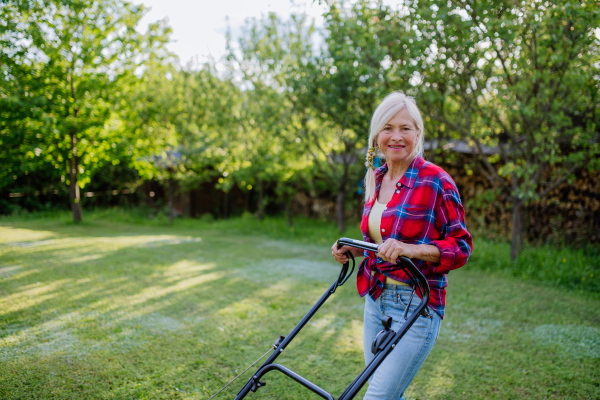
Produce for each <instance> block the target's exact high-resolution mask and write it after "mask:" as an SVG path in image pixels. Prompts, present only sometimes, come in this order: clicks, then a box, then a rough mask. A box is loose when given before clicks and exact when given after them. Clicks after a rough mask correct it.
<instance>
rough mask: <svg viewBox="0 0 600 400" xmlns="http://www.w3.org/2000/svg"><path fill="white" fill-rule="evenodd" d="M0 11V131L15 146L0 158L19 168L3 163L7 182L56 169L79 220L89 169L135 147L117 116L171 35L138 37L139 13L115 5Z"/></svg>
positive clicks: (15, 6)
mask: <svg viewBox="0 0 600 400" xmlns="http://www.w3.org/2000/svg"><path fill="white" fill-rule="evenodd" d="M0 12H1V18H2V20H11V21H14V23H13V24H9V25H8V26H6V27H5V29H4V31H3V38H6V39H7V42H8V43H9V45H10V47H8V48H7V49H6V50H4V51H2V57H3V58H5V59H8V60H9V61H8V62H7V63H3V64H2V70H3V72H4V74H3V85H2V87H3V90H4V91H5V96H2V97H1V98H0V101H2V103H3V104H4V103H8V105H9V107H10V108H9V113H8V114H9V118H8V119H7V120H5V122H4V123H3V124H2V126H1V128H2V129H1V132H2V137H3V138H4V137H7V141H8V142H9V144H12V146H10V149H9V151H8V152H7V153H5V154H3V156H5V157H6V158H9V159H11V160H18V161H19V163H18V164H17V165H15V164H13V163H12V162H9V163H8V166H9V169H8V173H4V174H3V175H4V177H5V178H4V181H6V176H7V175H8V176H9V177H10V174H11V169H20V170H23V169H25V171H29V170H36V169H42V168H55V169H57V170H58V171H60V173H61V175H60V180H61V181H62V182H66V183H67V184H69V185H70V187H71V201H72V203H73V207H74V208H73V210H74V218H75V219H76V220H77V219H80V217H81V216H80V215H79V217H78V216H77V215H76V208H77V207H78V203H79V187H84V186H85V185H86V184H87V183H89V180H90V177H91V174H92V173H93V171H94V169H96V168H98V167H99V166H101V165H102V164H104V163H106V162H113V163H117V162H119V157H118V156H116V154H118V152H119V151H127V150H126V149H125V147H126V143H127V142H128V139H129V140H134V141H135V140H136V138H132V137H131V136H129V135H127V134H128V133H131V132H130V131H124V130H122V129H120V126H119V121H118V120H117V119H116V118H115V117H116V113H115V110H117V109H118V108H119V106H123V105H125V99H124V98H123V94H122V92H123V91H126V90H127V87H128V86H131V85H133V84H135V81H136V77H135V75H134V73H135V72H136V70H137V69H138V68H140V67H141V66H142V65H143V63H144V62H145V61H146V60H147V59H148V57H149V55H150V54H151V53H153V52H155V49H154V48H155V47H156V48H158V49H160V48H161V47H162V45H163V44H164V43H165V42H166V40H167V39H166V35H168V29H166V28H164V27H162V26H161V25H160V24H155V25H152V26H151V27H150V28H149V30H148V33H147V34H146V35H141V34H139V33H137V31H136V30H135V26H136V25H137V23H138V22H139V20H140V18H141V17H142V15H143V6H134V5H132V4H130V3H128V2H126V1H120V0H114V1H113V0H105V1H101V2H96V3H94V4H89V3H88V2H82V1H71V2H67V3H65V2H63V1H54V2H42V3H40V2H34V3H26V4H25V3H23V4H21V3H9V4H7V5H6V6H4V5H3V7H2V8H1V11H0ZM3 108H4V107H3ZM124 133H125V135H123V134H124ZM129 154H130V155H131V151H129ZM57 175H58V173H57ZM79 214H80V213H79Z"/></svg>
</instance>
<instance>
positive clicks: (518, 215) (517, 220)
mask: <svg viewBox="0 0 600 400" xmlns="http://www.w3.org/2000/svg"><path fill="white" fill-rule="evenodd" d="M512 203H513V207H512V224H513V226H512V238H511V242H510V258H511V259H512V260H513V261H514V260H516V258H517V256H518V255H519V253H520V252H521V250H523V244H524V242H525V239H524V237H525V235H524V229H523V211H524V210H523V202H522V201H520V200H518V199H513V201H512Z"/></svg>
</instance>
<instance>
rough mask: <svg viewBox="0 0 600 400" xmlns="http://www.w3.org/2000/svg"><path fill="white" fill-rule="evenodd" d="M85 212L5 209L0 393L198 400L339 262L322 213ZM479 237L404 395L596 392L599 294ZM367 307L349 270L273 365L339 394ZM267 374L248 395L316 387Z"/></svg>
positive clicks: (357, 363)
mask: <svg viewBox="0 0 600 400" xmlns="http://www.w3.org/2000/svg"><path fill="white" fill-rule="evenodd" d="M85 217H86V222H85V223H84V224H81V225H73V224H71V223H69V222H68V216H67V215H66V214H64V215H60V216H58V217H56V216H55V217H49V218H39V217H34V218H31V217H21V218H4V219H0V398H2V399H30V398H43V399H47V398H69V399H80V398H113V399H141V398H146V399H158V398H175V399H179V398H181V399H208V398H209V397H210V396H211V395H212V394H213V393H214V392H216V391H217V390H218V389H220V388H221V387H222V386H223V385H224V384H225V383H226V382H228V381H229V380H230V379H232V378H233V377H234V376H235V375H236V372H241V371H242V370H243V369H244V368H245V367H246V366H247V365H248V364H250V363H251V362H252V361H254V360H255V359H256V358H258V357H259V356H260V355H262V354H263V353H264V352H265V351H267V350H268V348H269V346H270V345H271V344H272V343H273V342H274V341H275V340H276V339H277V338H278V337H279V335H286V334H287V333H288V332H289V331H290V329H291V328H292V327H293V326H294V325H295V324H296V323H297V322H298V321H299V320H300V318H301V317H302V316H303V315H304V314H305V313H306V312H307V311H308V309H309V308H310V306H311V305H312V304H313V303H314V302H315V301H316V300H317V299H318V298H319V297H320V296H321V295H322V293H323V292H324V291H325V290H326V289H327V287H328V286H329V285H330V284H331V282H333V280H334V279H335V277H336V276H337V273H338V271H339V266H338V265H337V264H335V263H334V262H333V261H332V259H331V256H330V250H329V248H330V246H331V244H332V242H333V240H334V239H335V237H336V236H337V234H336V232H335V229H334V227H333V226H331V225H328V224H325V223H319V222H313V221H308V220H299V221H298V222H297V225H296V227H295V228H294V229H293V230H291V229H289V228H287V227H285V224H284V223H283V221H279V220H268V221H266V222H264V223H262V224H260V223H257V222H255V221H253V220H252V219H250V218H248V217H246V218H242V219H236V220H231V221H217V222H213V221H208V220H202V221H193V220H182V221H176V223H175V225H174V226H168V225H166V224H164V223H163V222H162V221H153V222H152V221H150V222H148V221H147V220H146V219H145V218H144V216H138V217H135V216H133V217H132V216H131V215H128V214H122V215H121V214H118V213H116V212H113V213H111V212H98V213H95V214H92V213H88V214H86V215H85ZM346 235H347V236H351V237H359V232H358V229H357V228H353V230H350V231H349V232H347V233H346ZM475 249H476V251H475V253H474V255H473V257H472V259H471V261H470V263H469V264H467V266H466V267H465V268H463V269H461V270H458V271H454V272H452V273H451V274H450V276H449V280H450V286H449V288H448V298H447V301H448V306H447V317H446V319H445V320H444V323H443V325H442V331H441V334H440V337H439V339H438V343H437V345H436V346H435V348H434V350H433V352H432V353H431V355H430V357H429V358H428V360H427V361H426V363H425V365H424V367H423V368H422V369H421V371H420V372H419V374H418V375H417V377H416V379H415V381H414V382H413V384H412V386H411V387H410V388H409V390H408V392H407V398H409V399H471V398H480V399H488V398H497V399H510V398H512V399H522V398H534V399H538V398H539V399H542V398H543V399H546V398H561V399H562V398H573V399H586V398H589V399H598V398H600V310H599V307H600V300H599V298H598V293H595V294H594V295H593V296H588V295H586V294H585V291H584V290H580V291H571V290H570V289H568V288H567V287H565V286H556V285H554V286H553V284H549V283H544V284H537V283H536V282H535V281H531V280H523V279H521V278H519V277H514V276H512V275H511V274H507V273H503V272H502V270H501V268H500V267H498V271H495V270H494V267H493V266H494V265H495V264H494V263H493V262H494V261H495V259H496V258H497V259H499V260H504V259H505V258H506V255H505V254H504V253H505V251H506V246H498V245H496V244H493V243H488V242H484V241H479V242H478V241H476V242H475ZM542 250H543V249H542ZM542 250H538V252H539V251H542ZM494 252H498V254H494ZM500 252H501V253H502V254H500ZM494 256H496V257H494ZM540 257H541V258H540V259H543V258H544V257H543V255H541V256H540ZM553 257H556V255H553ZM530 260H536V257H533V256H531V257H530ZM585 260H588V261H585V262H590V261H589V259H585ZM530 262H531V261H530ZM561 262H562V260H561ZM585 262H584V264H585ZM592 262H596V263H597V260H596V261H593V260H592ZM582 265H583V264H582ZM596 266H597V264H594V265H593V267H594V268H596ZM594 270H595V269H594ZM588 279H597V277H590V278H588ZM578 280H581V278H578ZM362 309H363V300H362V299H360V298H359V297H358V295H357V293H356V288H355V286H354V284H353V279H351V280H350V281H349V282H348V283H347V284H346V286H344V287H342V288H340V289H339V290H338V291H337V292H336V293H335V295H334V296H333V297H332V298H331V299H330V301H329V302H328V303H326V305H325V306H324V307H323V308H322V309H321V310H320V311H319V313H318V314H317V315H316V316H315V317H314V319H313V320H312V321H311V322H310V323H309V324H308V325H307V326H306V328H305V329H304V330H303V331H302V332H301V333H300V335H299V336H298V337H297V338H296V339H295V340H294V341H293V342H292V344H291V345H290V346H289V347H288V348H287V350H286V352H285V353H284V354H283V355H282V356H281V357H280V358H279V359H278V362H281V363H282V364H284V365H286V366H288V367H290V368H291V369H293V370H295V371H297V372H298V373H300V374H301V375H303V376H305V377H307V378H308V379H310V380H312V381H314V382H315V383H317V384H318V385H320V386H321V387H323V388H325V389H327V390H328V391H330V392H332V393H333V394H334V396H337V395H339V394H340V393H341V392H342V391H343V389H344V388H345V386H346V385H347V384H348V383H349V382H350V381H351V380H352V379H353V378H354V376H355V375H356V374H357V373H358V372H359V371H360V370H361V369H362V368H363V356H362ZM248 376H249V373H247V374H246V375H244V376H243V377H242V378H241V379H240V380H238V382H239V383H238V382H236V383H235V384H234V385H233V386H232V387H230V388H229V389H227V390H226V391H225V392H224V393H222V394H221V395H219V396H218V397H217V398H216V399H231V398H233V397H234V395H235V393H237V391H238V390H239V388H240V387H241V384H242V382H243V381H245V380H246V379H247V378H248ZM265 380H266V382H267V386H266V387H265V388H262V389H260V391H259V392H257V393H251V394H250V395H249V396H248V397H247V398H248V399H310V398H318V397H317V396H314V395H312V393H311V392H309V391H308V390H306V389H304V388H303V387H302V386H300V385H298V384H296V383H295V382H294V381H292V380H290V379H287V378H286V379H284V378H283V377H282V376H281V375H280V374H279V373H276V372H273V373H270V374H268V375H267V376H266V377H265Z"/></svg>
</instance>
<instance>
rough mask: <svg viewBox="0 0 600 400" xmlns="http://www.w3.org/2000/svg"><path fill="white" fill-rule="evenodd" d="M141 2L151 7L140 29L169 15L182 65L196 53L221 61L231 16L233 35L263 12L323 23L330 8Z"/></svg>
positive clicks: (286, 0) (283, 2)
mask: <svg viewBox="0 0 600 400" xmlns="http://www.w3.org/2000/svg"><path fill="white" fill-rule="evenodd" d="M141 3H143V4H144V5H145V6H146V7H148V8H151V9H150V10H149V11H148V13H147V14H146V16H145V17H144V18H143V19H142V21H141V23H140V28H142V29H146V27H147V26H148V24H149V23H152V22H154V21H157V20H159V19H163V18H169V25H170V26H171V27H172V28H173V35H172V38H173V40H174V42H173V43H170V44H169V46H168V47H169V49H170V50H171V51H173V52H174V53H175V54H177V55H178V56H179V59H180V61H181V62H182V64H185V63H187V62H188V61H189V60H190V59H193V58H194V57H196V56H198V61H200V62H204V61H206V60H207V58H208V57H210V56H212V57H214V58H215V60H218V59H219V58H221V57H222V56H224V55H225V51H226V50H225V33H226V31H227V21H226V18H227V17H229V26H230V27H231V30H232V32H233V35H234V37H237V36H238V35H237V33H238V32H239V30H240V28H241V27H242V26H243V24H244V20H245V19H246V18H252V17H255V18H260V16H261V14H262V15H266V14H268V13H269V12H275V13H276V14H277V15H279V16H280V17H283V18H285V19H287V18H288V17H289V16H290V14H291V13H293V12H296V13H297V12H305V13H306V14H308V15H309V16H310V17H312V18H315V19H316V20H317V25H321V23H320V20H321V19H322V18H321V14H322V13H323V12H324V11H325V9H326V6H325V5H319V4H318V2H314V3H313V1H311V0H294V1H290V0H255V1H247V0H222V1H217V2H214V1H206V0H204V1H190V0H171V1H168V2H165V1H161V0H143V1H141ZM323 3H325V2H323Z"/></svg>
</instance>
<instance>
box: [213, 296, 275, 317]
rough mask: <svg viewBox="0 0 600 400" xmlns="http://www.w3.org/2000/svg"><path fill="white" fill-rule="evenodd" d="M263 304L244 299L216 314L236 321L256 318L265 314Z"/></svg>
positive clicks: (255, 300) (254, 300) (253, 299)
mask: <svg viewBox="0 0 600 400" xmlns="http://www.w3.org/2000/svg"><path fill="white" fill-rule="evenodd" d="M263 304H264V303H263V302H260V301H257V299H256V298H252V299H244V300H242V301H238V302H236V303H233V304H230V305H228V306H227V307H225V308H222V309H221V310H219V313H218V314H219V315H221V316H229V317H234V318H237V319H246V318H257V317H259V316H263V315H265V314H266V307H265V306H264V305H263Z"/></svg>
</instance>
